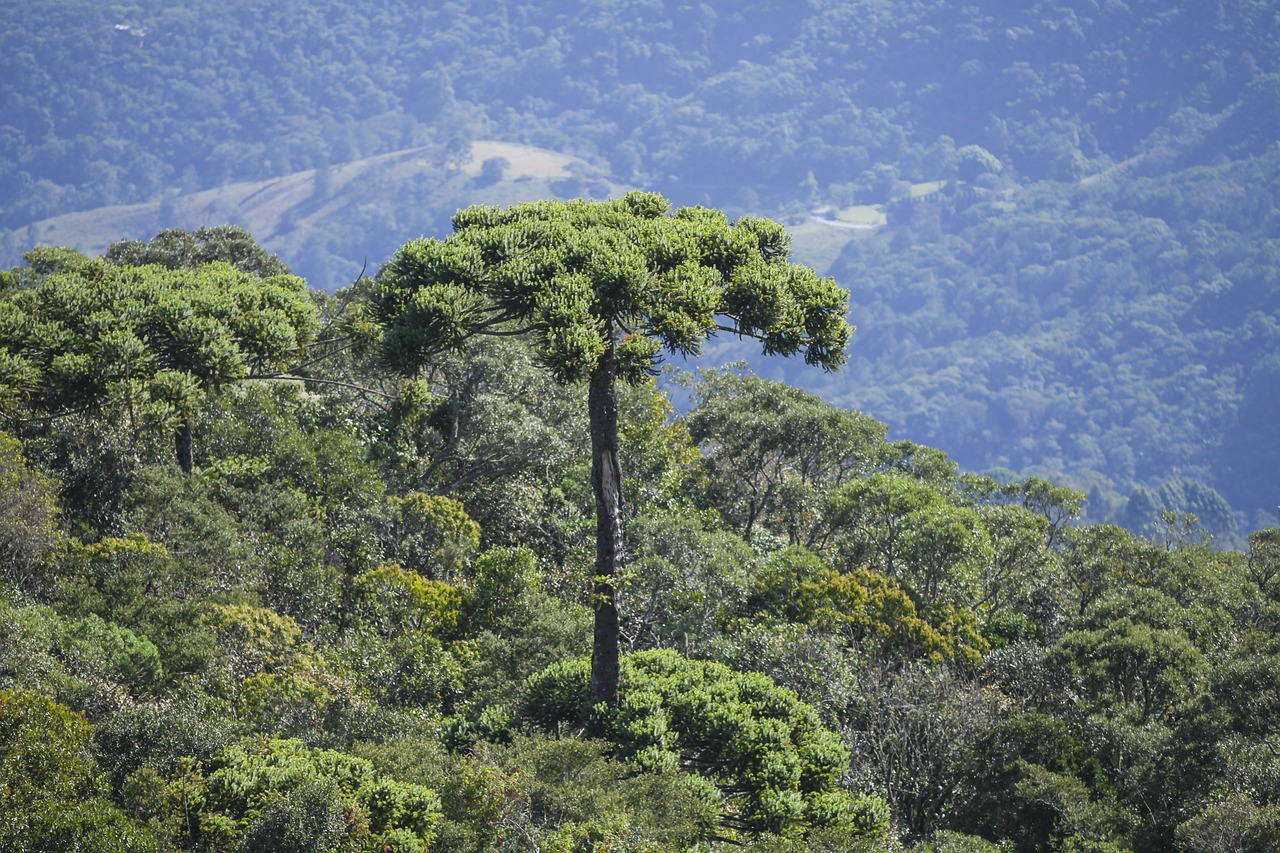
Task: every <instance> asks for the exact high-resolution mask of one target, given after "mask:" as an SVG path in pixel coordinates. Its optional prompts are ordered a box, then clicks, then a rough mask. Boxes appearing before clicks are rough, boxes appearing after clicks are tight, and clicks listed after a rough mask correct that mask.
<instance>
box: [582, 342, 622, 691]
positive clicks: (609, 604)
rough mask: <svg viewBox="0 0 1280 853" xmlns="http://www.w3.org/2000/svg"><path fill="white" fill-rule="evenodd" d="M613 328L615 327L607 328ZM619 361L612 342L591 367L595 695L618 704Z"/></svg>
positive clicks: (593, 656) (593, 683) (589, 408)
mask: <svg viewBox="0 0 1280 853" xmlns="http://www.w3.org/2000/svg"><path fill="white" fill-rule="evenodd" d="M609 331H611V330H609ZM616 374H617V361H616V356H615V353H614V350H613V345H612V344H610V346H609V349H608V350H606V351H605V353H604V354H603V355H602V356H600V361H599V362H598V363H597V364H596V367H595V369H594V370H593V371H592V372H591V379H590V386H589V388H588V391H587V410H588V413H589V414H590V419H591V488H592V490H593V491H594V492H595V496H596V574H595V583H594V589H593V594H592V597H591V600H592V609H593V610H594V611H595V641H594V644H593V645H592V649H591V701H592V703H597V702H605V703H607V704H608V705H610V706H611V707H616V706H617V704H618V680H619V669H618V640H619V637H620V632H619V628H618V580H619V578H620V577H621V576H622V564H623V551H622V465H621V463H620V462H619V461H618V391H617V388H616V386H615V384H614V382H615V379H616Z"/></svg>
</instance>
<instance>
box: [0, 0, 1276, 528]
mask: <svg viewBox="0 0 1280 853" xmlns="http://www.w3.org/2000/svg"><path fill="white" fill-rule="evenodd" d="M0 20H3V24H0V229H3V231H2V232H0V265H3V266H5V267H8V266H12V265H14V264H17V263H19V262H20V255H21V253H22V252H23V251H25V250H26V249H28V248H30V247H31V246H32V245H34V244H36V243H49V242H54V243H59V244H75V245H80V246H82V247H85V248H94V247H100V246H101V245H103V244H104V243H105V241H110V240H115V239H120V238H146V237H149V236H151V235H152V234H154V233H155V232H156V231H158V230H160V229H162V228H166V227H171V226H183V227H194V226H196V225H200V224H217V222H210V221H208V220H207V217H209V216H215V215H216V216H219V217H221V218H222V219H226V218H232V219H243V220H245V221H249V220H250V219H251V218H252V216H253V215H257V214H256V213H255V214H251V210H259V211H260V210H261V208H253V205H254V204H261V203H263V202H264V200H266V199H268V198H270V199H271V200H272V201H271V204H272V205H273V206H272V207H271V209H270V210H269V211H268V212H267V213H263V214H262V215H263V216H264V217H265V219H264V220H263V221H267V222H269V223H270V224H269V226H267V227H266V228H265V229H264V228H259V227H255V236H257V237H258V238H259V240H261V241H262V242H263V243H264V245H266V246H267V247H269V248H271V249H272V250H274V251H277V252H280V253H281V256H282V257H283V258H284V260H285V261H286V262H287V263H288V264H289V265H290V266H291V267H292V268H293V269H294V270H295V271H297V272H299V273H300V274H302V275H303V276H305V277H306V278H307V279H308V280H309V281H310V282H311V283H312V284H313V285H314V286H318V287H326V288H335V287H338V286H341V285H343V284H345V283H348V282H350V281H351V280H353V279H354V278H355V277H356V275H358V273H359V271H360V269H361V267H362V265H363V264H364V263H365V261H366V259H367V261H368V263H369V265H370V267H371V268H376V266H377V264H379V263H380V262H381V261H383V260H385V259H386V258H387V257H388V256H389V255H390V254H391V252H392V251H394V249H395V248H396V247H397V246H398V245H399V244H401V243H403V242H404V241H406V240H408V239H410V238H412V237H416V236H418V235H420V234H423V233H427V234H443V233H445V232H446V231H447V228H448V219H449V217H450V216H451V215H452V213H453V212H454V210H455V209H457V208H458V207H460V206H463V205H466V204H469V203H471V202H473V201H479V200H489V201H496V202H503V201H512V200H517V199H520V198H526V197H536V196H538V195H543V194H558V195H561V196H576V195H594V196H604V195H609V194H611V193H615V192H617V191H618V190H619V189H621V188H622V187H625V186H641V187H645V188H648V189H654V190H658V191H660V192H663V193H664V194H666V195H667V196H668V197H669V198H671V199H672V200H673V201H675V202H676V203H677V204H707V205H711V206H715V207H720V208H723V209H725V210H727V211H728V212H729V213H730V214H731V215H741V214H745V213H760V214H764V215H769V216H775V217H781V218H784V219H787V221H789V222H790V223H791V224H792V225H794V226H795V229H794V230H795V231H796V233H797V245H798V248H799V255H800V257H801V259H808V260H809V261H810V262H811V263H813V264H815V265H817V266H819V267H822V268H829V272H830V273H831V274H833V275H835V276H836V277H837V279H838V280H839V281H840V283H841V284H842V285H844V286H845V287H847V288H848V289H849V290H850V291H851V293H852V306H853V307H852V320H853V322H854V323H855V324H857V325H858V327H859V331H858V333H857V334H856V335H855V343H854V346H853V349H852V353H853V360H852V363H851V365H850V367H849V368H847V369H846V370H845V371H843V372H842V373H840V374H834V375H830V376H826V377H817V378H816V379H815V378H814V377H812V376H805V377H801V376H800V375H799V373H798V371H797V372H795V373H792V371H793V368H792V367H790V366H786V367H784V366H782V365H776V366H775V365H768V364H761V365H760V367H761V369H762V370H763V371H765V372H766V373H768V372H769V371H773V372H774V374H775V375H777V376H779V377H782V378H788V379H796V380H803V381H806V382H808V383H809V387H812V388H815V389H816V390H820V391H821V392H822V393H823V395H824V396H825V397H826V398H827V399H829V400H832V401H835V402H838V403H840V404H842V405H847V406H849V407H853V408H859V409H862V410H864V411H867V412H868V413H870V414H872V415H874V416H876V417H877V418H879V419H881V420H883V421H885V422H887V423H889V424H890V425H891V428H892V430H893V434H894V435H895V436H899V437H907V438H911V439H913V440H915V441H919V442H921V443H925V444H930V445H934V446H938V447H941V448H943V449H944V450H946V451H948V452H949V453H951V454H952V455H953V456H954V457H955V458H956V459H957V460H958V461H959V462H961V464H963V465H965V466H966V467H968V468H973V469H978V470H983V469H998V468H1003V469H1009V470H1010V471H1014V472H1018V473H1022V474H1026V473H1032V472H1036V473H1043V474H1049V475H1052V476H1054V477H1055V478H1059V479H1062V480H1063V481H1065V482H1068V483H1071V484H1072V485H1076V486H1078V487H1081V488H1084V489H1086V490H1092V494H1091V500H1090V504H1089V507H1088V511H1087V513H1088V514H1087V518H1088V520H1091V521H1097V520H1104V519H1113V520H1117V521H1121V522H1123V523H1126V524H1128V525H1129V526H1131V527H1133V528H1135V529H1143V528H1144V527H1147V526H1149V525H1150V524H1152V523H1153V522H1154V521H1155V519H1156V518H1157V517H1158V514H1159V511H1160V510H1161V509H1165V508H1167V509H1174V510H1178V511H1191V512H1195V513H1197V514H1198V515H1199V516H1201V519H1202V521H1204V523H1206V524H1207V525H1208V526H1210V527H1211V529H1214V530H1215V531H1216V532H1219V533H1220V534H1224V535H1226V534H1230V532H1231V530H1232V529H1233V528H1234V527H1238V526H1239V525H1241V524H1242V525H1243V526H1244V529H1249V528H1252V527H1255V526H1259V525H1262V524H1274V523H1275V516H1274V511H1275V508H1276V504H1277V502H1280V491H1277V487H1276V485H1275V484H1276V483H1277V482H1280V443H1278V442H1277V440H1276V428H1275V424H1276V423H1277V421H1278V420H1280V213H1277V193H1278V192H1280V147H1277V131H1276V128H1277V127H1280V73H1278V72H1280V67H1278V66H1280V9H1278V8H1277V7H1276V6H1275V4H1273V3H1269V2H1248V1H1247V0H1241V1H1240V2H1200V1H1199V0H1197V2H1185V3H1178V4H1169V3H1167V2H1152V1H1151V0H1134V2H1128V3H1122V2H1118V0H1117V1H1116V2H1110V0H1100V1H1099V2H1084V0H1059V2H1039V3H1028V4H1011V3H998V2H978V3H972V4H967V5H960V4H953V3H945V2H911V3H909V2H905V0H865V2H863V1H862V0H859V1H858V2H821V0H813V2H808V3H803V4H800V3H793V2H781V0H775V2H712V3H693V2H639V0H637V2H591V3H586V2H578V3H568V2H527V3H505V2H476V3H460V2H458V3H442V4H430V5H429V6H426V5H419V4H413V3H407V2H370V0H354V2H343V3H337V2H323V1H321V2H300V1H299V0H284V2H277V3H272V4H257V3H247V2H241V0H224V1H223V2H218V3H213V2H204V0H199V2H187V3H183V4H181V5H174V4H162V3H157V2H140V3H133V4H101V3H89V2H82V0H39V2H21V3H20V2H15V0H4V2H3V3H0ZM487 140H501V141H506V142H512V143H520V144H522V145H525V146H536V147H538V148H542V149H548V150H550V151H554V152H557V153H559V154H562V155H566V156H567V157H568V158H571V159H570V160H568V161H567V162H568V164H569V165H568V167H567V169H559V167H557V168H554V169H538V168H533V167H530V166H529V165H528V164H527V163H525V162H524V161H522V160H520V158H519V157H518V156H516V155H514V154H512V155H511V156H499V155H496V154H491V155H490V156H483V152H485V151H489V150H490V149H485V148H484V147H483V146H482V143H484V141H487ZM502 150H508V149H502ZM510 150H511V151H517V150H518V151H526V150H527V149H514V148H513V149H510ZM396 152H408V153H405V154H398V155H396V156H392V157H383V155H391V154H395V153H396ZM376 157H383V159H381V160H369V159H368V158H376ZM356 163H360V164H362V165H361V166H360V168H359V169H357V168H356V167H355V166H348V165H347V164H356ZM313 170H314V171H313ZM245 182H266V183H261V184H259V185H255V186H250V187H249V188H242V189H240V190H237V191H235V192H230V191H226V193H224V194H223V195H222V196H219V195H218V194H217V193H211V191H215V190H220V189H225V188H227V187H229V186H233V185H237V184H243V183H245ZM273 187H274V188H275V190H274V192H275V195H272V192H273V190H272V188H273ZM202 192H203V193H205V195H198V194H200V193H202ZM227 193H229V195H228V194H227ZM116 205H144V206H143V207H138V208H129V209H124V208H114V209H112V210H101V208H106V207H109V206H116ZM818 210H822V211H826V212H825V213H824V214H820V215H819V216H818V217H817V218H818V219H819V220H822V221H813V220H812V219H811V217H810V212H811V211H818ZM91 211H92V212H95V213H93V214H90V213H89V212H91ZM75 213H79V214H81V215H80V217H79V218H75V217H70V216H68V215H69V214H75ZM858 226H862V227H858ZM720 354H721V355H726V356H727V355H730V354H731V348H728V349H726V350H723V351H721V352H720ZM1223 498H1225V499H1226V501H1229V503H1230V507H1227V506H1226V504H1225V503H1224V502H1223ZM1233 511H1234V515H1233Z"/></svg>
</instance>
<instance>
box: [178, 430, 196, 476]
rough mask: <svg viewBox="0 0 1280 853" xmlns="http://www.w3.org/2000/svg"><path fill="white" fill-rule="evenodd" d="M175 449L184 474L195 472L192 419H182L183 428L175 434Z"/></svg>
mask: <svg viewBox="0 0 1280 853" xmlns="http://www.w3.org/2000/svg"><path fill="white" fill-rule="evenodd" d="M173 449H174V452H175V453H177V455H178V466H179V467H180V468H182V473H184V474H190V473H191V472H192V471H194V470H195V455H194V450H193V448H192V438H191V418H190V417H186V418H183V419H182V426H180V427H178V429H177V431H176V432H175V433H174V434H173Z"/></svg>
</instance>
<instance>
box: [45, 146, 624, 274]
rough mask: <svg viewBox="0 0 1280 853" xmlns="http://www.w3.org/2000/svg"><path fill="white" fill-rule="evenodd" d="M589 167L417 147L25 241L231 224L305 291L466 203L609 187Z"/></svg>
mask: <svg viewBox="0 0 1280 853" xmlns="http://www.w3.org/2000/svg"><path fill="white" fill-rule="evenodd" d="M590 173H591V170H590V169H589V168H588V167H586V165H585V164H584V163H582V162H581V161H579V160H575V159H574V158H572V157H568V156H566V155H563V154H559V153H556V152H554V151H547V150H545V149H541V148H536V147H534V146H530V145H518V144H515V143H510V142H496V141H491V140H478V141H476V142H474V143H470V144H469V145H467V146H464V147H463V148H461V149H458V150H454V151H449V150H447V149H445V148H441V147H440V146H420V147H417V148H412V149H408V150H405V151H395V152H392V153H390V154H382V155H378V156H376V157H366V158H363V159H360V160H356V161H354V162H351V163H344V164H341V165H339V166H334V167H332V168H330V167H325V168H322V169H308V170H306V171H302V172H296V173H294V174H291V175H285V176H283V177H280V178H273V179H271V180H266V181H242V182H238V183H232V184H227V185H225V186H222V187H219V188H217V189H212V190H203V191H200V192H195V193H189V194H181V193H176V192H175V193H170V194H167V195H166V196H165V197H164V198H163V199H161V200H159V201H154V202H148V203H145V204H133V205H113V206H108V207H102V208H96V209H94V210H88V211H81V212H77V213H67V214H63V215H61V216H56V217H51V218H49V219H46V220H42V221H40V222H37V223H34V224H33V225H31V226H30V227H29V229H27V234H25V235H24V236H26V237H27V239H29V240H31V241H32V242H35V241H36V240H38V241H39V242H41V243H44V244H53V245H62V246H70V247H72V248H76V249H79V250H80V251H82V252H86V253H88V254H100V253H101V252H103V251H104V250H105V249H106V247H107V246H108V245H109V244H111V243H113V242H115V241H117V240H123V239H146V238H149V237H150V236H152V235H153V234H155V233H156V232H158V231H160V230H162V229H164V228H175V227H186V228H195V227H198V226H200V225H212V224H225V223H233V224H236V225H242V226H244V227H246V228H248V229H249V230H250V231H251V232H252V233H253V234H254V235H256V236H257V237H258V238H259V240H260V241H261V243H262V244H263V245H264V246H265V247H267V248H268V249H270V250H271V251H272V252H274V253H276V254H278V255H280V256H281V258H283V259H284V260H285V262H286V263H288V264H289V265H290V266H291V267H292V268H293V269H294V270H295V271H296V272H298V273H299V274H300V275H303V276H304V277H306V278H307V279H308V280H309V281H310V282H311V283H312V285H313V286H317V287H328V288H333V287H337V286H341V285H343V284H347V283H350V281H351V280H352V279H353V278H354V277H355V276H356V275H357V274H358V273H359V271H360V268H361V266H363V265H364V259H368V261H369V264H370V265H371V267H370V269H369V272H370V274H372V272H374V271H376V269H377V265H378V264H379V263H381V261H382V260H384V259H385V258H386V257H387V256H388V255H390V253H391V252H392V251H394V249H395V248H396V247H397V246H399V244H400V243H401V242H403V241H404V240H406V239H408V238H409V237H410V236H418V235H421V234H424V233H429V234H439V233H444V232H446V231H447V230H448V227H449V226H448V218H449V216H451V215H452V214H453V212H454V211H455V210H457V209H458V208H460V207H464V206H466V205H468V204H473V203H478V202H487V203H491V204H511V203H514V202H518V201H532V200H535V199H539V198H545V197H547V196H552V195H556V194H557V192H560V193H568V194H577V193H579V192H583V191H592V192H595V193H597V194H599V195H608V194H609V193H610V192H611V191H614V190H615V189H616V188H615V187H614V185H612V184H609V183H607V182H602V181H599V180H596V181H594V183H588V182H586V181H584V180H583V179H582V178H581V177H579V176H580V175H584V174H586V175H589V174H590Z"/></svg>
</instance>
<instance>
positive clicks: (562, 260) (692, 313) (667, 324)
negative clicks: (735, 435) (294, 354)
mask: <svg viewBox="0 0 1280 853" xmlns="http://www.w3.org/2000/svg"><path fill="white" fill-rule="evenodd" d="M667 210H668V206H667V203H666V202H665V200H663V199H662V198H661V197H660V196H656V195H652V194H645V193H631V194H629V195H627V196H626V197H624V198H622V199H619V200H616V201H609V202H586V201H572V202H553V201H542V202H533V203H529V204H523V205H516V206H514V207H511V208H507V209H499V208H493V207H474V208H469V209H467V210H464V211H461V212H459V213H458V214H457V215H456V216H455V217H454V229H455V233H454V235H453V236H452V237H450V238H448V239H447V240H443V241H440V240H418V241H414V242H412V243H409V244H407V245H406V246H405V247H404V248H403V249H401V251H400V253H399V254H398V255H397V256H396V257H395V258H394V259H392V261H390V262H389V263H388V264H387V266H386V267H385V268H384V269H383V271H382V273H381V274H380V276H379V279H380V286H379V288H378V290H377V293H376V295H375V300H374V303H375V308H376V313H377V315H378V317H379V318H380V320H381V321H382V322H383V323H385V324H387V326H388V331H387V339H386V344H385V349H384V352H385V353H386V355H387V357H388V359H389V360H390V361H391V362H392V363H393V364H397V365H399V366H400V367H402V368H404V369H412V368H414V367H416V366H417V364H418V363H420V362H421V360H422V359H423V358H425V357H426V356H427V355H428V354H429V353H430V352H431V351H432V350H435V351H439V350H448V349H455V348H457V347H460V346H461V345H462V344H463V343H464V342H465V340H466V339H467V338H468V337H470V336H471V335H475V334H503V333H512V332H526V333H531V334H534V335H535V336H536V338H537V339H538V340H539V342H540V348H541V350H542V355H543V359H544V361H545V362H546V363H547V364H548V366H550V367H551V369H552V370H553V372H555V373H556V375H557V376H558V377H559V378H561V379H562V380H565V381H570V380H573V379H576V378H582V377H585V376H586V374H587V373H589V372H590V371H591V370H592V369H593V368H594V367H595V364H596V362H597V360H598V359H599V358H600V356H601V354H602V353H603V352H604V350H605V349H606V348H607V347H611V346H614V345H616V344H618V340H617V339H614V338H609V337H607V334H608V333H606V329H612V330H614V331H613V332H612V333H611V334H618V332H617V330H621V333H622V334H626V335H628V336H630V339H631V340H633V341H637V342H636V343H632V344H630V351H629V355H628V363H629V365H630V366H629V367H628V369H627V371H626V376H628V377H635V376H641V375H643V374H644V372H645V369H646V368H647V367H650V366H652V364H653V363H655V361H656V360H657V359H658V358H659V357H660V355H661V350H664V349H665V350H668V351H673V352H680V353H686V354H694V353H697V352H698V351H700V349H701V345H702V342H703V341H704V340H705V339H706V338H707V337H708V336H709V335H710V334H712V333H713V332H714V331H715V330H716V328H717V325H718V321H717V319H716V318H717V317H723V318H725V319H726V320H727V321H728V322H729V323H730V328H731V330H732V331H737V332H739V333H741V334H745V335H749V336H752V337H759V338H760V339H761V340H762V341H763V342H764V344H765V349H766V351H767V352H771V353H779V354H787V355H790V354H792V353H795V352H797V351H799V350H801V349H803V350H805V353H806V358H807V360H808V361H809V362H810V363H812V364H819V365H822V366H823V367H826V368H834V367H837V366H839V365H840V364H841V363H842V362H843V360H844V346H845V344H846V343H847V342H848V337H849V331H850V329H849V326H848V323H847V322H846V321H845V317H844V315H845V310H846V307H847V301H848V295H847V294H846V293H845V292H844V291H842V290H840V289H839V288H838V287H836V285H835V284H834V282H832V281H830V280H829V279H820V278H818V277H817V276H816V275H815V274H814V273H813V272H812V271H811V270H808V269H807V268H804V267H799V266H795V265H792V264H790V263H788V262H787V240H786V234H785V231H784V230H783V229H782V227H781V226H780V225H777V224H776V223H771V222H769V221H768V220H761V219H749V220H744V222H743V223H741V224H739V225H732V224H730V223H729V222H728V220H727V219H726V218H725V216H724V214H722V213H720V212H719V211H716V210H709V209H704V208H682V209H681V210H679V211H677V212H676V213H675V214H674V215H671V216H666V215H664V214H665V213H666V212H667ZM646 338H647V339H652V340H653V341H656V342H657V343H658V344H659V345H657V346H655V345H654V344H648V345H645V346H643V347H642V346H641V344H640V343H639V342H638V341H643V340H644V339H646Z"/></svg>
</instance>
